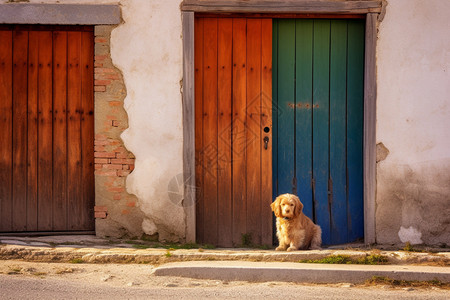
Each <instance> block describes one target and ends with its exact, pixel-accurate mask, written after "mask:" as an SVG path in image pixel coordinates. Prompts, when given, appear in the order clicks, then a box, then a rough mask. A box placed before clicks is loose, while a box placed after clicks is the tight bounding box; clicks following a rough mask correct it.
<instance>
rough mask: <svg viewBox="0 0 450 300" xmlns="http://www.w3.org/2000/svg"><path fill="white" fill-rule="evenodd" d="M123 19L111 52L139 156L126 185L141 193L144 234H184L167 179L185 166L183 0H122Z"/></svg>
mask: <svg viewBox="0 0 450 300" xmlns="http://www.w3.org/2000/svg"><path fill="white" fill-rule="evenodd" d="M120 4H121V8H122V17H123V19H124V24H122V25H121V26H119V27H117V29H115V30H114V31H113V32H112V34H111V56H112V59H113V62H114V63H115V64H116V66H117V67H118V68H119V69H120V70H121V71H122V72H123V75H124V79H125V84H126V88H127V97H126V98H125V110H126V111H127V113H128V117H129V128H128V129H127V130H126V131H125V132H124V133H123V134H122V136H121V137H122V139H123V140H124V142H125V146H126V147H127V148H128V149H129V150H130V151H132V152H133V153H134V155H135V156H136V164H135V170H134V171H133V172H132V173H131V174H130V175H129V176H128V178H127V190H128V191H129V192H130V193H133V194H135V195H136V196H137V197H138V199H139V207H140V209H141V210H142V211H143V213H144V215H145V218H144V222H143V224H142V226H143V230H144V232H145V233H146V234H149V235H152V234H155V233H156V232H157V233H158V234H159V237H160V239H161V240H173V241H176V240H178V239H179V238H184V235H185V216H184V210H183V207H182V206H181V205H179V204H176V203H174V202H173V201H171V199H170V198H169V195H168V184H169V182H170V180H171V179H173V178H174V177H175V176H177V175H178V174H181V173H182V172H183V160H182V158H183V155H182V146H183V144H182V143H183V131H182V111H181V103H182V102H181V92H180V90H181V84H180V81H181V79H182V40H181V14H180V9H179V5H180V1H179V0H170V1H160V0H123V1H121V2H120Z"/></svg>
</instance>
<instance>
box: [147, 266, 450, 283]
mask: <svg viewBox="0 0 450 300" xmlns="http://www.w3.org/2000/svg"><path fill="white" fill-rule="evenodd" d="M154 275H156V276H178V277H189V278H196V279H213V280H224V281H251V282H267V281H284V282H305V283H343V282H345V283H363V282H364V281H366V280H367V279H371V278H372V277H373V276H383V277H388V278H390V279H396V280H407V281H430V280H439V281H441V282H450V269H448V268H440V267H428V266H386V265H384V266H367V265H325V264H292V263H276V262H258V263H257V262H223V261H222V262H181V263H169V264H166V265H163V266H160V267H158V268H156V269H155V270H154Z"/></svg>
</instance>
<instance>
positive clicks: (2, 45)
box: [0, 30, 13, 231]
mask: <svg viewBox="0 0 450 300" xmlns="http://www.w3.org/2000/svg"><path fill="white" fill-rule="evenodd" d="M11 87H12V31H9V30H0V141H1V143H0V231H11V229H12V207H13V206H12V173H11V168H12V151H11V150H12V147H11V144H12V88H11Z"/></svg>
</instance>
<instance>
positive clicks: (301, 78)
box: [295, 19, 313, 219]
mask: <svg viewBox="0 0 450 300" xmlns="http://www.w3.org/2000/svg"><path fill="white" fill-rule="evenodd" d="M295 39H296V46H295V48H296V54H295V55H296V61H297V62H296V71H295V72H296V75H295V76H296V105H295V107H296V108H295V109H296V113H295V124H296V125H295V126H296V133H295V145H296V147H295V149H296V154H295V155H296V177H297V193H298V196H299V197H300V200H301V201H302V203H303V213H304V214H305V215H307V216H308V217H310V218H311V219H313V202H312V201H313V197H312V186H311V179H312V94H313V92H312V88H313V82H312V74H313V69H312V64H313V62H312V60H313V20H306V19H298V20H296V37H295Z"/></svg>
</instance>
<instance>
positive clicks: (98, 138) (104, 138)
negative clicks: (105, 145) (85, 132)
mask: <svg viewBox="0 0 450 300" xmlns="http://www.w3.org/2000/svg"><path fill="white" fill-rule="evenodd" d="M107 138H108V137H107V136H106V135H105V134H100V133H98V134H96V135H95V140H97V141H104V140H106V139H107Z"/></svg>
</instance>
